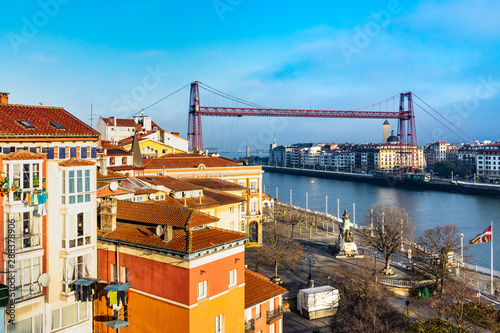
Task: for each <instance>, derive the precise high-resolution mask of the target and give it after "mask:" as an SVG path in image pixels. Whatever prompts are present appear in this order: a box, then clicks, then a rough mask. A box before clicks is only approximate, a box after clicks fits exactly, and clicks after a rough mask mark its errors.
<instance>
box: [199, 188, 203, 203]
mask: <svg viewBox="0 0 500 333" xmlns="http://www.w3.org/2000/svg"><path fill="white" fill-rule="evenodd" d="M202 196H203V192H202V191H200V199H199V202H200V204H201V197H202Z"/></svg>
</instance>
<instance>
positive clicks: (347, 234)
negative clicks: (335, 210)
mask: <svg viewBox="0 0 500 333" xmlns="http://www.w3.org/2000/svg"><path fill="white" fill-rule="evenodd" d="M349 218H350V215H349V213H348V212H347V210H344V215H342V224H341V225H340V234H339V239H338V240H337V244H336V245H335V249H336V254H337V255H341V256H355V255H357V254H358V247H357V245H356V243H354V238H353V232H352V230H351V221H350V220H349Z"/></svg>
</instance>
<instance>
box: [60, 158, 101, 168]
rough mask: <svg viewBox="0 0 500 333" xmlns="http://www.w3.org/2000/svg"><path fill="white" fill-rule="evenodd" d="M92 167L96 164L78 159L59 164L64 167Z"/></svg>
mask: <svg viewBox="0 0 500 333" xmlns="http://www.w3.org/2000/svg"><path fill="white" fill-rule="evenodd" d="M92 165H95V163H94V162H92V161H88V160H84V159H81V158H77V157H72V158H70V159H67V160H64V161H61V162H59V166H62V167H75V166H92Z"/></svg>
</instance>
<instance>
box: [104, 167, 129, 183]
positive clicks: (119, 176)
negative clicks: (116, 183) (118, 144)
mask: <svg viewBox="0 0 500 333" xmlns="http://www.w3.org/2000/svg"><path fill="white" fill-rule="evenodd" d="M123 178H127V176H125V175H122V174H121V173H118V172H115V171H112V170H109V169H108V175H107V176H104V175H103V174H102V173H101V172H99V171H98V172H97V181H99V180H101V181H102V180H106V179H107V180H110V179H123Z"/></svg>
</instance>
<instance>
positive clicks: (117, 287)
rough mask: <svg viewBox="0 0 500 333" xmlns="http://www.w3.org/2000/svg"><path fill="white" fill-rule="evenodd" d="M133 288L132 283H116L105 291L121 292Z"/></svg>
mask: <svg viewBox="0 0 500 333" xmlns="http://www.w3.org/2000/svg"><path fill="white" fill-rule="evenodd" d="M132 287H133V285H131V284H130V283H114V284H110V285H109V286H107V287H106V288H104V289H105V290H107V291H120V290H129V289H130V288H132Z"/></svg>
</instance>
